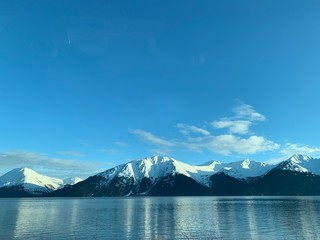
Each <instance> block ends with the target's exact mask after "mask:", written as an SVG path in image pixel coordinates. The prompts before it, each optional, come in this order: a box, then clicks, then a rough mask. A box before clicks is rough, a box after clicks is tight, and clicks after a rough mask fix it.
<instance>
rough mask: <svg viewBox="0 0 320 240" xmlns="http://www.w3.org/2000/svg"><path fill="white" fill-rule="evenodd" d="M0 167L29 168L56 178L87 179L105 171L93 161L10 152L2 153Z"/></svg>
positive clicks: (0, 154)
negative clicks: (74, 177) (73, 177)
mask: <svg viewBox="0 0 320 240" xmlns="http://www.w3.org/2000/svg"><path fill="white" fill-rule="evenodd" d="M0 167H1V168H2V169H10V170H11V169H12V168H16V167H29V168H31V169H33V170H35V171H40V173H42V174H47V175H48V176H54V177H61V178H64V177H70V176H79V177H86V176H89V175H92V174H94V173H97V172H99V171H103V169H102V168H100V167H99V166H98V165H97V164H94V163H93V162H91V161H83V160H74V159H62V158H52V157H49V156H47V155H46V154H43V153H37V152H28V151H8V152H1V153H0Z"/></svg>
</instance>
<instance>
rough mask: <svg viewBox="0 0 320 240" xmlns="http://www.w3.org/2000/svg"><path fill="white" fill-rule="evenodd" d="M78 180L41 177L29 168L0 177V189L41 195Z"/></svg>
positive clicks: (16, 169) (18, 169)
mask: <svg viewBox="0 0 320 240" xmlns="http://www.w3.org/2000/svg"><path fill="white" fill-rule="evenodd" d="M79 180H80V179H78V178H75V179H68V180H67V181H63V180H61V179H58V178H52V177H48V176H44V175H41V174H39V173H37V172H35V171H33V170H31V169H29V168H26V167H23V168H15V169H13V170H11V171H10V172H8V173H6V174H4V175H2V176H1V177H0V189H2V190H8V189H10V188H11V189H13V188H14V189H18V190H19V191H21V192H26V193H28V194H33V195H41V194H44V193H49V192H52V191H54V190H57V189H60V188H62V187H64V186H65V185H66V184H74V183H77V182H78V181H79Z"/></svg>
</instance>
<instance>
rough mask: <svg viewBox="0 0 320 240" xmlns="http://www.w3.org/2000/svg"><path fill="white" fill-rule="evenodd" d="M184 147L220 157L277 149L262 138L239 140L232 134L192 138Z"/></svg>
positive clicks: (276, 146)
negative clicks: (213, 153) (219, 155)
mask: <svg viewBox="0 0 320 240" xmlns="http://www.w3.org/2000/svg"><path fill="white" fill-rule="evenodd" d="M184 145H185V146H186V147H187V148H188V149H191V150H195V151H202V150H209V151H212V152H215V153H218V154H221V155H230V154H255V153H259V152H264V151H271V150H275V149H278V148H279V145H278V144H277V143H274V142H273V141H270V140H268V139H266V138H264V137H262V136H250V137H248V138H241V137H239V136H235V135H232V134H224V135H218V136H208V137H200V138H194V139H192V140H191V141H188V142H185V143H184Z"/></svg>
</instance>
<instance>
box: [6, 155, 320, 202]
mask: <svg viewBox="0 0 320 240" xmlns="http://www.w3.org/2000/svg"><path fill="white" fill-rule="evenodd" d="M24 170H26V169H24ZM12 171H13V170H12ZM12 171H11V172H12ZM17 171H18V169H15V172H17ZM21 171H22V170H21V169H20V171H18V172H20V174H21ZM26 171H27V172H29V175H32V177H33V178H32V180H33V181H29V182H28V181H26V182H24V184H21V182H19V183H20V184H19V183H18V182H17V181H11V182H10V181H8V176H10V174H9V175H8V173H7V174H5V175H3V176H1V177H0V196H2V195H1V190H3V189H4V188H7V190H8V187H15V188H18V189H19V191H20V190H23V189H27V190H28V188H29V186H28V183H31V184H35V183H36V184H38V185H41V184H42V185H41V187H42V188H44V189H42V192H41V191H40V192H32V191H28V193H29V194H31V195H32V194H33V195H37V196H80V197H81V196H86V197H95V196H145V195H156V196H162V195H170V196H180V195H270V194H281V191H283V193H284V194H289V193H292V194H293V195H299V193H301V194H307V195H314V194H320V189H319V191H318V187H317V185H314V183H315V182H318V180H319V183H320V159H315V158H311V157H309V156H306V155H298V154H295V155H293V156H291V157H290V158H288V159H287V160H284V161H282V162H280V163H279V164H267V163H263V162H255V161H251V160H249V159H245V160H243V161H236V162H229V163H222V162H219V161H216V160H215V161H210V162H207V163H205V164H201V165H190V164H187V163H183V162H181V161H178V160H176V159H174V158H170V157H166V156H153V157H147V158H142V159H137V160H133V161H130V162H128V163H125V164H120V165H118V166H115V167H113V168H110V169H107V170H105V171H103V172H100V173H98V174H96V175H93V176H91V177H89V178H87V179H85V180H83V181H81V182H77V181H73V182H72V181H70V182H71V185H70V184H67V183H66V182H63V180H60V181H58V182H57V179H55V180H54V181H56V182H54V181H53V182H54V183H55V184H56V185H55V186H54V185H52V184H51V185H50V184H48V183H47V184H45V183H44V182H45V180H48V179H51V180H52V179H54V178H50V177H46V176H45V177H43V176H42V178H40V182H41V184H40V183H39V177H38V178H36V177H35V176H38V175H35V172H34V171H32V170H30V169H29V170H26ZM9 173H10V172H9ZM31 173H32V174H31ZM11 175H14V174H11ZM27 175H28V174H27ZM14 176H15V175H14ZM27 178H30V176H26V178H25V179H27ZM4 179H7V181H6V183H5V184H3V182H5V181H4ZM34 179H37V181H38V182H35V180H34ZM274 179H277V181H278V182H277V181H276V182H275V181H274ZM290 181H291V182H295V183H296V186H299V188H301V186H303V182H304V183H306V184H308V186H309V187H307V188H306V189H308V191H304V190H302V189H299V188H298V187H295V186H289V185H290ZM14 183H15V184H14ZM277 184H278V185H277ZM281 184H282V185H281ZM279 186H281V188H280V187H279ZM310 186H313V187H310ZM33 187H34V188H35V186H33ZM286 188H287V189H290V191H289V190H288V191H287V190H286ZM270 189H275V191H272V190H270ZM276 189H278V190H276ZM279 189H280V190H279ZM281 189H282V190H281ZM312 189H314V192H312V191H313V190H312Z"/></svg>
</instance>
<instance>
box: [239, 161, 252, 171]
mask: <svg viewBox="0 0 320 240" xmlns="http://www.w3.org/2000/svg"><path fill="white" fill-rule="evenodd" d="M240 165H241V167H242V168H245V169H250V167H249V166H250V160H249V159H245V160H243V162H242V163H241V164H240Z"/></svg>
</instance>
